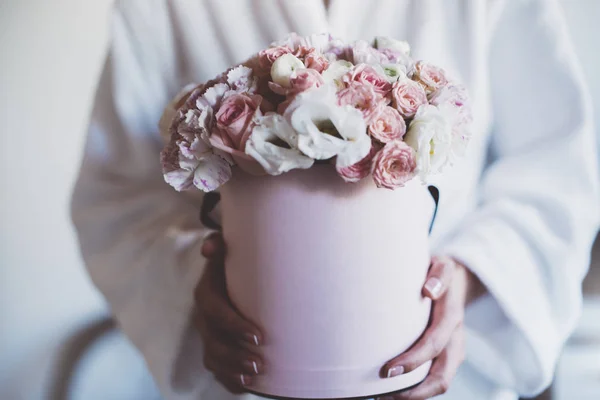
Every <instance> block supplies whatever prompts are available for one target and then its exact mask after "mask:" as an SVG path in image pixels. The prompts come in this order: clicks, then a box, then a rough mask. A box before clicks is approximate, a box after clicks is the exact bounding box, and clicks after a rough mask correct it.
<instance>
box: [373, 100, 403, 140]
mask: <svg viewBox="0 0 600 400" xmlns="http://www.w3.org/2000/svg"><path fill="white" fill-rule="evenodd" d="M369 133H370V134H371V136H372V137H374V138H375V139H377V140H379V141H380V142H381V143H389V142H391V141H393V140H400V139H402V137H403V136H404V134H405V133H406V122H404V118H402V115H400V113H399V112H398V111H397V110H396V109H395V108H393V107H389V106H388V107H385V108H384V109H383V110H382V111H381V113H379V115H378V116H377V117H376V118H375V119H374V120H373V122H371V124H370V125H369Z"/></svg>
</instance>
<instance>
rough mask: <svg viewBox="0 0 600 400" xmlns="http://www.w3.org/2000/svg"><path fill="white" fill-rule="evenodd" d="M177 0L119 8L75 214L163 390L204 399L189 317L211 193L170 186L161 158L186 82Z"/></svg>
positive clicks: (124, 322) (103, 281)
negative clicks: (169, 114)
mask: <svg viewBox="0 0 600 400" xmlns="http://www.w3.org/2000/svg"><path fill="white" fill-rule="evenodd" d="M167 3H168V2H165V1H158V0H144V1H139V2H138V1H129V0H127V1H122V2H120V3H119V4H118V5H117V7H116V9H115V11H114V15H113V18H112V40H111V44H110V50H109V54H108V57H107V60H106V64H105V67H104V71H103V74H102V77H101V80H100V85H99V88H98V91H97V95H96V99H95V105H94V107H93V112H92V116H91V123H90V126H89V132H88V138H87V144H86V147H85V154H84V158H83V162H82V166H81V170H80V175H79V179H78V181H77V184H76V187H75V191H74V195H73V200H72V218H73V221H74V224H75V227H76V229H77V233H78V236H79V240H80V245H81V251H82V254H83V258H84V261H85V264H86V266H87V268H88V270H89V273H90V276H91V278H92V280H93V282H94V283H95V285H96V286H97V287H98V288H99V289H100V291H101V292H102V293H103V295H104V296H105V297H106V300H107V301H108V304H109V306H110V308H111V310H112V312H113V314H114V315H115V317H116V319H117V321H118V324H119V326H120V328H121V329H122V330H123V331H124V333H125V334H126V335H127V336H128V337H129V338H130V340H131V341H132V342H133V344H134V345H135V346H136V347H137V348H138V349H139V350H140V351H141V353H142V355H143V356H144V358H145V360H146V363H147V364H148V367H149V369H150V371H151V373H152V375H153V377H154V379H155V381H156V382H157V384H158V386H159V388H160V390H161V391H162V392H163V395H165V397H167V398H179V397H177V394H180V395H182V396H184V395H185V396H191V397H193V398H203V397H202V396H201V394H202V393H203V392H204V391H205V390H206V387H207V386H208V385H209V384H211V383H210V381H211V379H210V375H209V373H208V372H207V371H205V370H204V369H203V362H202V354H201V351H202V346H199V345H198V343H200V342H199V341H200V338H199V337H198V336H197V335H196V333H195V330H194V329H192V328H191V326H190V318H189V317H190V312H191V310H192V309H193V304H194V302H193V291H194V288H195V285H196V283H197V282H198V280H199V278H200V276H201V274H202V269H203V264H204V261H203V259H202V256H201V254H200V246H201V240H202V238H203V237H204V236H205V235H206V233H207V232H206V231H205V229H203V227H202V225H201V223H200V222H199V221H198V218H196V217H197V216H198V215H199V212H198V210H199V207H200V205H201V204H200V202H201V200H202V199H201V198H191V197H190V196H188V195H186V194H181V193H177V192H175V191H174V190H173V189H172V188H171V187H169V186H168V185H167V184H165V183H164V181H163V179H162V172H161V166H160V158H159V153H160V150H161V148H162V141H161V138H160V135H159V132H158V128H157V127H158V122H159V119H160V117H161V114H162V111H163V109H164V107H165V105H166V104H167V103H168V101H169V99H170V98H171V97H172V96H173V95H174V93H175V92H174V90H175V91H176V90H177V86H178V85H179V84H180V83H179V82H178V81H177V79H176V76H175V75H176V70H177V68H176V65H175V64H176V57H175V56H174V54H173V51H174V50H173V49H174V47H175V46H173V45H172V43H171V42H172V40H173V34H172V28H171V26H170V21H169V19H168V18H169V17H168V15H169V12H168V10H167V9H166V7H168V5H167ZM185 398H189V397H185Z"/></svg>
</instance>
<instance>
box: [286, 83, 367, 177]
mask: <svg viewBox="0 0 600 400" xmlns="http://www.w3.org/2000/svg"><path fill="white" fill-rule="evenodd" d="M284 117H285V118H286V120H288V121H289V123H290V125H291V126H292V127H293V128H294V129H295V130H296V132H297V134H298V141H297V146H298V149H299V150H300V151H301V152H302V153H304V154H306V155H307V156H309V157H310V158H313V159H316V160H327V159H329V158H332V157H335V156H337V160H336V166H337V167H339V168H345V167H348V166H350V165H353V164H356V163H357V162H359V161H360V160H362V159H363V158H365V157H366V156H367V154H369V151H370V150H371V138H370V137H369V135H368V134H367V126H366V123H365V121H364V119H363V116H362V113H361V112H360V111H359V110H357V109H355V108H353V107H351V106H339V105H338V102H337V97H336V88H335V85H332V84H328V85H327V84H326V85H323V86H321V87H319V88H316V89H310V90H307V91H306V92H303V93H300V94H299V95H297V96H296V98H295V99H294V101H293V102H292V103H291V104H290V105H289V107H288V108H287V110H286V111H285V114H284Z"/></svg>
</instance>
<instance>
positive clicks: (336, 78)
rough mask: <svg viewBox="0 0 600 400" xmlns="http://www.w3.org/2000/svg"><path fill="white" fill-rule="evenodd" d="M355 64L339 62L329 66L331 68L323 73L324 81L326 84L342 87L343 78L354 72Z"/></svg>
mask: <svg viewBox="0 0 600 400" xmlns="http://www.w3.org/2000/svg"><path fill="white" fill-rule="evenodd" d="M353 67H354V64H352V63H351V62H349V61H344V60H338V61H334V62H332V63H330V64H329V67H328V68H327V69H326V70H325V71H323V74H322V76H323V80H325V83H331V82H333V83H335V84H336V85H337V86H342V77H343V76H344V75H346V74H347V73H348V72H350V71H351V70H352V68H353Z"/></svg>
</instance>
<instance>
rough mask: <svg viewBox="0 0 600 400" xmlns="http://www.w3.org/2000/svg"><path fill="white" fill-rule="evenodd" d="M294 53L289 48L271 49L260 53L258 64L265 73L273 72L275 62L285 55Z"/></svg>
mask: <svg viewBox="0 0 600 400" xmlns="http://www.w3.org/2000/svg"><path fill="white" fill-rule="evenodd" d="M291 52H292V51H291V50H290V48H289V47H287V46H277V47H270V48H268V49H266V50H262V51H261V52H260V53H258V64H259V66H260V67H261V68H262V69H263V70H264V72H265V73H266V72H269V73H270V72H271V67H272V66H273V63H274V62H275V60H277V59H278V58H279V57H281V56H282V55H284V54H289V53H291Z"/></svg>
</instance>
